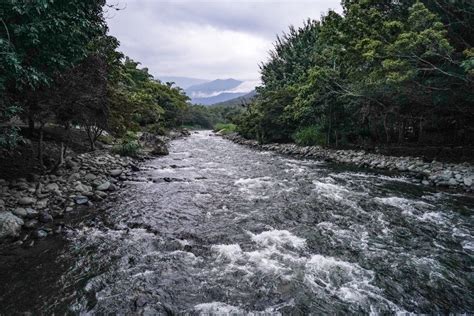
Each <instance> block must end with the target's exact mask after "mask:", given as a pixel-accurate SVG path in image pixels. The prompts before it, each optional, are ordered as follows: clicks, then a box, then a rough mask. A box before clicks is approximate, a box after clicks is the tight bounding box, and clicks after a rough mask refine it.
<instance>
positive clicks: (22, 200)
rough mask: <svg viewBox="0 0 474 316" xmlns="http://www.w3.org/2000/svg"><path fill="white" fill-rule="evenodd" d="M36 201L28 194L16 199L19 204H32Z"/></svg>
mask: <svg viewBox="0 0 474 316" xmlns="http://www.w3.org/2000/svg"><path fill="white" fill-rule="evenodd" d="M35 203H36V199H35V198H32V197H28V196H24V197H22V198H20V199H19V200H18V204H20V205H32V204H35Z"/></svg>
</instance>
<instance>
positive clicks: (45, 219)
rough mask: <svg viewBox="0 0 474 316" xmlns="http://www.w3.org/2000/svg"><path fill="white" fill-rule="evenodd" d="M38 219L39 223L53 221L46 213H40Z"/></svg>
mask: <svg viewBox="0 0 474 316" xmlns="http://www.w3.org/2000/svg"><path fill="white" fill-rule="evenodd" d="M38 219H39V221H40V222H41V223H50V222H52V221H53V217H52V216H51V215H50V214H49V213H48V212H41V213H40V214H39V216H38Z"/></svg>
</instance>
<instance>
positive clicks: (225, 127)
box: [214, 123, 237, 135]
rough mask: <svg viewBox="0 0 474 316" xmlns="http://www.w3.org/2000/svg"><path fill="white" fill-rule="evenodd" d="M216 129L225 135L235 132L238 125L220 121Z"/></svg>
mask: <svg viewBox="0 0 474 316" xmlns="http://www.w3.org/2000/svg"><path fill="white" fill-rule="evenodd" d="M214 131H215V132H219V133H221V134H224V135H227V134H231V133H235V132H236V131H237V125H235V124H231V123H228V124H224V123H218V124H216V125H215V126H214Z"/></svg>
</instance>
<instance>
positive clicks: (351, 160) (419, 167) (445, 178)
mask: <svg viewBox="0 0 474 316" xmlns="http://www.w3.org/2000/svg"><path fill="white" fill-rule="evenodd" d="M224 137H225V138H227V139H229V140H231V141H233V142H235V143H238V144H241V145H246V146H250V147H253V148H257V149H261V150H270V151H275V152H278V153H282V154H286V155H294V156H298V157H305V158H313V159H322V160H325V161H331V162H337V163H344V164H351V165H355V166H358V167H365V168H373V169H384V170H396V171H400V172H406V173H408V174H410V175H411V176H413V178H414V179H417V180H418V181H419V182H421V183H422V184H424V185H431V186H436V187H446V188H452V189H457V190H463V191H466V192H473V191H474V166H473V165H471V164H468V163H462V164H453V163H443V162H439V161H431V162H425V161H423V159H422V158H419V157H395V156H384V155H379V154H374V153H368V152H365V151H363V150H334V149H324V148H321V147H318V146H308V147H302V146H298V145H296V144H259V143H258V142H257V141H255V140H249V139H245V138H243V137H241V136H239V135H238V134H230V135H224Z"/></svg>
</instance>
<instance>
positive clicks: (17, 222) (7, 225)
mask: <svg viewBox="0 0 474 316" xmlns="http://www.w3.org/2000/svg"><path fill="white" fill-rule="evenodd" d="M23 224H24V222H23V220H22V219H21V218H19V217H17V216H15V215H13V214H12V213H10V212H1V213H0V239H1V238H5V237H17V236H18V235H19V234H20V231H21V226H23Z"/></svg>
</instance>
